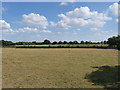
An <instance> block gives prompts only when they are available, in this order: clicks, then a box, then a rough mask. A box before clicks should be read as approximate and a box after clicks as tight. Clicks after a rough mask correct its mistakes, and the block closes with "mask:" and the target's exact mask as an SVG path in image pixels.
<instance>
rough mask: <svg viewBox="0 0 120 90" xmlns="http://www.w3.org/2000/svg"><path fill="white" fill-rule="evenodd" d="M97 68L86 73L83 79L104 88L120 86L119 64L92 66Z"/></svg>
mask: <svg viewBox="0 0 120 90" xmlns="http://www.w3.org/2000/svg"><path fill="white" fill-rule="evenodd" d="M92 68H97V69H98V70H96V71H93V72H92V73H90V74H86V76H85V79H88V81H90V82H93V83H94V84H93V85H101V86H104V88H105V89H112V88H120V78H119V76H120V66H101V67H92Z"/></svg>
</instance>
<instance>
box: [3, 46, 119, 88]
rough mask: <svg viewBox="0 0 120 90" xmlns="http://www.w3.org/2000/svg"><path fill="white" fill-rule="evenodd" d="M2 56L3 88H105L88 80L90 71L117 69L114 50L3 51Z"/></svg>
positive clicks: (116, 53) (4, 49)
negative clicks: (115, 67)
mask: <svg viewBox="0 0 120 90" xmlns="http://www.w3.org/2000/svg"><path fill="white" fill-rule="evenodd" d="M2 54H3V56H2V58H3V68H2V69H3V72H2V74H3V78H2V80H3V88H20V87H21V88H104V87H105V86H104V85H103V84H97V85H94V84H95V82H94V80H91V79H92V78H89V77H90V75H92V72H95V71H97V70H98V68H93V67H96V66H97V67H102V66H109V67H111V66H116V65H118V51H117V50H113V49H82V48H81V49H73V48H72V49H71V48H67V49H64V48H61V49H57V48H56V49H15V48H3V53H2ZM86 75H89V76H88V77H87V76H86ZM100 75H101V77H103V76H104V75H103V74H100ZM102 75H103V76H102ZM116 76H117V75H116ZM116 76H115V74H114V77H116ZM91 77H92V76H91ZM99 77H100V76H99ZM112 77H113V76H112ZM106 79H107V78H106ZM98 80H99V79H98Z"/></svg>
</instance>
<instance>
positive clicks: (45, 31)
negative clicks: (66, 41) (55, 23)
mask: <svg viewBox="0 0 120 90" xmlns="http://www.w3.org/2000/svg"><path fill="white" fill-rule="evenodd" d="M40 32H43V33H52V32H51V31H50V30H41V31H40Z"/></svg>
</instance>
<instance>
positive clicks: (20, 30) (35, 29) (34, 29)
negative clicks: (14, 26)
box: [16, 27, 38, 32]
mask: <svg viewBox="0 0 120 90" xmlns="http://www.w3.org/2000/svg"><path fill="white" fill-rule="evenodd" d="M36 31H38V29H37V28H29V27H24V28H19V29H18V30H16V32H36Z"/></svg>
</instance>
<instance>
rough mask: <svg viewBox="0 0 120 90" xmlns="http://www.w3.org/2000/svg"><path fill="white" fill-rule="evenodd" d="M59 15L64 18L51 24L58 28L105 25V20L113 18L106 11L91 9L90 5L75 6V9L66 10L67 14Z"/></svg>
mask: <svg viewBox="0 0 120 90" xmlns="http://www.w3.org/2000/svg"><path fill="white" fill-rule="evenodd" d="M58 17H61V18H62V19H61V20H60V21H58V22H57V23H55V22H51V23H50V24H51V26H54V27H56V28H57V29H69V28H70V27H76V26H77V27H78V26H79V27H91V28H92V27H93V26H94V27H103V26H104V24H106V22H105V21H107V20H111V19H112V18H110V17H107V15H106V14H104V13H98V12H97V11H90V9H89V8H88V7H80V8H75V9H74V10H73V11H69V12H66V13H65V14H59V15H58Z"/></svg>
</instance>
